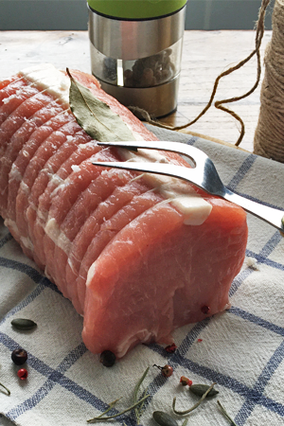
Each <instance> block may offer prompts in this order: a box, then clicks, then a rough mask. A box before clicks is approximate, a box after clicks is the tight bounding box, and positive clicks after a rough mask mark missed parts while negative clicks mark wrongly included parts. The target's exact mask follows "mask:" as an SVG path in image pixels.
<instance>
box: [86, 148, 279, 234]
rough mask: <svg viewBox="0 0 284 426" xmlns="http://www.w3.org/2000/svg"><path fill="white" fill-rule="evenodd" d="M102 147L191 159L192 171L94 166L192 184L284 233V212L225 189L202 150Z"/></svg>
mask: <svg viewBox="0 0 284 426" xmlns="http://www.w3.org/2000/svg"><path fill="white" fill-rule="evenodd" d="M99 145H103V146H116V147H118V148H126V149H127V148H128V149H132V150H133V149H139V148H142V149H156V150H162V151H171V152H176V153H179V154H181V155H185V156H187V157H189V158H190V159H191V160H192V161H193V163H194V167H193V168H187V167H183V166H176V165H174V164H169V163H152V162H131V161H126V162H93V164H94V165H96V166H103V167H115V168H119V169H127V170H135V171H138V172H148V173H157V174H162V175H167V176H172V177H175V178H180V179H183V180H185V181H188V182H191V183H193V184H194V185H196V186H198V187H199V188H201V189H203V190H204V191H206V192H208V193H209V194H212V195H217V196H218V197H221V198H224V199H225V200H227V201H230V202H232V203H235V204H237V205H239V206H241V207H242V208H243V209H245V210H246V211H248V212H250V213H252V214H253V215H255V216H257V217H259V218H260V219H262V220H264V221H266V222H268V223H269V224H271V225H272V226H274V227H275V228H277V229H278V230H279V231H281V232H284V211H282V210H278V209H275V208H272V207H268V206H265V205H263V204H260V203H257V202H255V201H251V200H249V199H247V198H244V197H241V196H240V195H237V194H235V193H234V192H232V191H230V190H229V189H228V188H226V187H225V186H224V185H223V183H222V181H221V179H220V177H219V175H218V172H217V170H216V168H215V166H214V163H213V162H212V161H211V160H210V158H209V157H208V156H207V155H206V154H205V153H204V152H202V151H200V149H198V148H195V147H193V146H190V145H186V144H183V143H180V142H169V141H150V142H148V141H133V142H132V141H130V142H124V141H123V142H99Z"/></svg>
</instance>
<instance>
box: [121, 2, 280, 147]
mask: <svg viewBox="0 0 284 426" xmlns="http://www.w3.org/2000/svg"><path fill="white" fill-rule="evenodd" d="M282 1H284V0H282ZM269 3H270V0H262V2H261V7H260V9H259V15H258V20H257V23H256V35H255V49H254V50H253V51H252V52H251V53H250V54H249V55H248V56H247V57H246V58H245V59H243V60H242V61H240V62H239V63H237V64H236V65H235V66H232V67H230V68H229V69H227V70H225V71H224V72H222V73H221V74H220V75H218V77H217V78H216V80H215V83H214V86H213V90H212V93H211V96H210V99H209V101H208V103H207V105H206V106H205V108H204V109H203V110H202V111H201V112H200V114H198V115H197V117H195V118H194V119H193V120H191V121H190V122H188V123H186V124H184V125H182V126H176V127H174V126H170V125H168V124H164V123H161V122H159V121H158V120H156V119H155V117H151V116H150V115H149V113H148V112H147V111H145V110H144V109H141V108H138V107H133V106H130V107H128V108H129V109H131V111H132V112H133V113H134V114H136V115H137V116H138V117H139V118H140V119H142V120H145V121H147V122H149V123H151V124H153V125H154V126H158V127H163V128H166V129H169V130H176V131H182V130H184V129H186V128H187V127H189V126H191V125H192V124H194V123H196V122H197V121H198V120H199V119H200V118H201V117H202V116H203V115H204V114H205V113H206V112H207V111H208V109H209V108H210V107H211V106H212V104H213V102H214V99H215V95H216V92H217V89H218V85H219V82H220V80H221V79H222V78H223V77H226V76H227V75H229V74H232V73H233V72H234V71H236V70H238V69H239V68H241V67H242V66H244V65H245V64H246V63H247V62H249V61H250V59H251V58H252V57H253V56H256V58H257V78H256V81H255V84H254V85H253V87H252V88H251V89H250V90H249V91H248V92H246V93H245V94H243V95H240V96H236V97H232V98H228V99H222V100H219V101H215V102H214V106H215V108H217V109H220V110H222V111H224V112H227V113H228V114H231V116H232V117H234V118H235V119H236V120H238V121H239V123H240V125H241V131H240V136H239V138H238V140H237V142H236V143H235V145H236V146H238V145H239V144H240V143H241V141H242V139H243V136H244V134H245V125H244V122H243V120H242V118H241V117H240V116H239V115H238V114H236V113H235V112H234V111H232V110H230V109H229V108H227V107H225V106H224V104H228V103H232V102H237V101H240V100H241V99H244V98H246V97H248V96H249V95H251V94H252V93H253V92H254V91H255V89H256V88H257V86H258V83H259V81H260V75H261V59H260V46H261V41H262V38H263V34H264V29H265V28H264V19H265V14H266V10H267V7H268V6H269ZM191 134H194V133H193V132H191ZM196 135H197V134H196Z"/></svg>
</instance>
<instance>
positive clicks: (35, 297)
mask: <svg viewBox="0 0 284 426" xmlns="http://www.w3.org/2000/svg"><path fill="white" fill-rule="evenodd" d="M152 130H153V129H152ZM154 132H156V134H157V135H158V137H159V138H160V139H161V140H164V139H168V140H176V141H181V142H185V143H188V144H191V145H194V146H196V147H198V148H200V149H202V150H203V151H204V152H206V153H207V154H208V155H209V156H210V158H211V159H212V160H213V161H214V163H215V165H216V167H217V169H218V171H219V173H220V176H221V178H222V180H223V181H224V183H225V184H226V185H227V186H228V187H229V188H230V189H231V190H233V191H235V192H237V193H238V194H241V195H244V196H247V197H249V198H251V199H253V200H256V201H260V202H262V203H264V204H266V205H270V206H274V207H277V208H284V190H283V182H284V165H283V164H280V163H277V162H274V161H272V160H267V159H264V158H260V157H257V156H255V155H253V154H247V153H245V152H242V151H238V150H235V149H233V148H228V147H225V146H220V145H218V144H215V143H212V142H209V141H207V140H204V139H200V138H195V137H191V136H188V135H181V134H176V133H174V132H169V131H165V130H159V129H154ZM248 227H249V238H248V245H247V251H246V259H245V262H244V265H243V268H242V270H241V272H240V273H239V275H238V276H237V277H236V279H235V280H234V282H233V284H232V287H231V291H230V299H231V305H232V306H231V308H230V309H229V310H228V311H226V312H225V313H222V314H219V315H215V316H214V317H213V318H211V319H207V320H205V321H203V322H200V323H197V324H190V325H188V326H185V327H182V328H180V329H178V330H176V332H175V333H174V338H175V342H176V345H177V350H176V351H175V352H174V353H172V354H169V353H168V352H166V351H165V348H163V347H161V346H159V345H157V344H152V345H150V346H146V345H139V346H137V347H136V348H134V349H133V350H132V351H131V352H130V353H129V354H127V355H126V356H125V357H124V358H123V359H122V360H120V361H119V362H117V363H116V364H115V365H114V366H113V367H112V368H106V367H104V366H103V365H102V364H101V363H100V362H99V357H98V356H96V355H93V354H91V353H90V352H89V351H88V350H86V348H85V346H84V344H83V343H82V340H81V330H82V318H81V317H80V316H79V315H78V314H77V313H76V312H75V310H74V309H73V307H72V305H71V303H70V302H69V301H68V300H66V299H65V298H64V297H62V295H61V294H60V293H59V292H58V290H57V289H56V287H55V286H54V285H53V284H51V283H50V282H49V280H48V279H47V278H45V277H44V276H43V274H42V273H41V272H40V271H39V270H38V269H37V268H36V267H35V265H34V264H33V263H32V262H31V261H29V260H28V259H27V258H25V256H24V255H23V254H22V253H21V250H20V249H19V246H18V245H17V244H16V243H15V241H14V240H13V238H12V237H11V235H10V234H9V233H8V231H7V230H6V229H5V227H4V226H3V222H1V227H0V262H1V266H0V318H1V322H0V382H1V383H2V384H4V385H5V386H6V387H7V388H9V390H10V391H11V395H10V396H7V395H5V393H4V388H1V389H0V390H2V391H3V392H0V413H1V417H0V418H1V420H0V424H1V425H11V422H12V424H17V425H19V426H81V425H87V424H88V423H87V420H88V419H91V418H93V417H94V416H98V415H100V414H101V413H103V412H104V411H105V410H106V409H107V408H108V407H109V404H110V403H111V402H112V401H114V400H117V399H118V398H120V399H119V401H117V403H116V404H115V405H114V406H113V408H112V409H111V410H110V411H109V412H108V413H107V415H115V414H118V413H119V412H120V411H123V410H125V409H126V408H128V407H129V406H131V405H132V404H133V398H134V389H135V386H136V384H137V383H138V381H139V379H140V378H141V376H142V374H143V373H144V372H145V370H146V368H147V367H150V368H149V371H148V374H147V375H146V377H145V379H144V381H143V382H142V384H141V386H140V389H139V392H138V398H140V397H141V396H143V394H144V391H146V392H148V394H149V397H148V398H147V399H146V400H145V402H144V404H143V406H139V408H140V411H139V413H140V424H141V425H144V426H152V425H153V426H154V424H155V421H154V420H153V418H152V415H153V412H154V411H164V412H166V413H168V414H170V415H171V416H172V417H173V418H174V419H175V420H176V421H177V424H178V425H179V426H182V425H183V424H184V420H185V418H184V417H181V416H177V415H175V414H174V413H173V411H172V403H173V398H174V397H176V409H177V410H187V409H189V408H190V407H191V406H193V405H194V404H195V403H196V402H197V401H198V399H199V397H197V396H196V395H193V394H192V393H191V392H190V391H189V388H188V386H185V387H183V386H181V384H180V383H179V381H180V377H181V376H186V377H188V378H189V379H190V380H192V382H193V383H194V384H197V383H198V384H200V383H201V384H206V385H211V383H213V382H216V385H215V389H216V390H218V391H219V393H218V395H217V396H216V397H211V398H206V400H205V401H203V402H202V404H200V406H199V407H198V408H197V409H195V410H194V411H192V412H191V413H190V414H189V416H188V417H187V418H188V425H196V424H199V425H202V426H209V425H210V426H212V425H215V426H225V425H229V424H230V422H229V420H228V419H227V418H226V417H225V416H224V414H223V413H222V412H221V409H220V407H219V405H218V404H217V400H219V401H220V402H221V404H222V406H223V407H224V408H225V410H226V411H227V413H228V414H229V416H230V417H231V418H232V419H233V420H234V422H235V424H236V425H238V426H259V425H273V426H277V425H284V385H283V379H284V339H283V337H284V238H283V237H282V236H281V235H280V233H279V232H278V231H277V230H276V229H275V228H273V227H272V226H270V225H268V224H267V223H265V222H263V221H261V220H259V219H257V218H255V217H253V216H252V215H250V214H248ZM204 266H205V267H206V265H204ZM19 317H22V318H30V319H33V320H34V321H35V322H36V323H37V328H36V329H35V330H32V331H26V332H19V331H16V330H15V329H13V328H12V327H11V320H12V319H14V318H19ZM19 346H20V347H23V348H25V349H26V350H27V351H28V362H27V370H28V373H29V375H28V379H27V380H25V381H20V380H19V379H18V377H17V375H16V366H15V365H14V364H13V363H12V361H11V352H12V351H13V349H15V348H17V347H19ZM154 364H156V365H158V366H164V365H166V364H170V365H171V366H172V367H173V369H174V371H173V375H172V376H171V377H169V378H165V377H164V376H163V375H162V374H161V371H160V370H159V369H158V368H157V367H154V366H153V365H154ZM107 423H108V422H107V421H103V420H101V421H98V424H107ZM111 424H114V425H127V426H134V425H136V424H137V418H136V414H135V411H134V410H130V411H127V412H126V413H125V414H124V415H120V416H117V417H115V418H114V419H113V420H111Z"/></svg>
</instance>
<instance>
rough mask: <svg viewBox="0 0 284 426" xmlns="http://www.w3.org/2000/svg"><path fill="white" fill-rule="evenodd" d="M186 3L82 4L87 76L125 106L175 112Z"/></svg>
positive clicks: (102, 0)
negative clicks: (89, 72)
mask: <svg viewBox="0 0 284 426" xmlns="http://www.w3.org/2000/svg"><path fill="white" fill-rule="evenodd" d="M186 1H187V0H88V6H89V38H90V49H91V67H92V73H93V75H94V76H95V77H96V78H97V79H98V80H99V81H100V83H101V86H102V88H103V89H104V90H105V91H106V92H107V93H109V94H111V95H112V96H114V97H115V98H117V99H118V100H119V101H120V102H121V103H122V104H124V105H125V106H127V107H129V106H135V107H139V108H142V109H144V110H146V111H147V112H148V113H149V114H150V115H152V116H155V117H162V116H165V115H167V114H169V113H171V112H173V111H174V110H175V109H176V106H177V96H178V85H179V77H180V71H181V56H182V44H183V33H184V21H185V8H186Z"/></svg>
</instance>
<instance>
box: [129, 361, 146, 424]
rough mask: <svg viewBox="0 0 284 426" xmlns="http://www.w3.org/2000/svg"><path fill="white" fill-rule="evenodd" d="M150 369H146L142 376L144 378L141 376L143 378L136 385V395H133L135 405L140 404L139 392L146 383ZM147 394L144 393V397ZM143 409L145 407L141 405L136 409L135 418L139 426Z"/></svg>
mask: <svg viewBox="0 0 284 426" xmlns="http://www.w3.org/2000/svg"><path fill="white" fill-rule="evenodd" d="M149 368H150V367H147V368H146V370H145V371H144V373H143V375H142V376H141V378H140V379H139V380H138V382H137V384H136V386H135V389H134V395H133V404H136V403H137V402H138V392H139V389H140V387H141V385H142V383H143V381H144V379H145V377H146V376H147V374H148V371H149ZM145 392H146V391H144V395H143V396H146V395H147V394H146V393H145ZM142 407H143V405H141V406H140V407H139V406H137V407H136V408H135V416H136V420H137V424H139V423H140V412H141V409H142Z"/></svg>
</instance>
